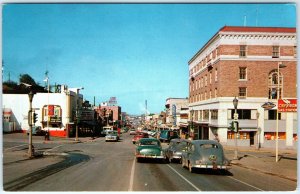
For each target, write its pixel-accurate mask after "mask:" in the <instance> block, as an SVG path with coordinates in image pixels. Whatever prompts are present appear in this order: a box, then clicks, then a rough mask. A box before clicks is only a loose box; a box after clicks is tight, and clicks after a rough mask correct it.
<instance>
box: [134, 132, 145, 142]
mask: <svg viewBox="0 0 300 194" xmlns="http://www.w3.org/2000/svg"><path fill="white" fill-rule="evenodd" d="M148 137H149V135H148V133H143V132H139V133H137V134H136V135H135V136H134V137H133V138H132V143H133V144H135V143H136V142H137V141H138V140H140V139H142V138H148Z"/></svg>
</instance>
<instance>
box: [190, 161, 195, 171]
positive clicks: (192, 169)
mask: <svg viewBox="0 0 300 194" xmlns="http://www.w3.org/2000/svg"><path fill="white" fill-rule="evenodd" d="M189 171H190V173H193V172H194V168H193V167H192V164H191V163H190V162H189Z"/></svg>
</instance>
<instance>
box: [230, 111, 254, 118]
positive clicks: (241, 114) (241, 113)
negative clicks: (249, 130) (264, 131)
mask: <svg viewBox="0 0 300 194" xmlns="http://www.w3.org/2000/svg"><path fill="white" fill-rule="evenodd" d="M234 111H235V110H234V109H233V110H232V111H231V119H234ZM237 113H238V115H239V117H238V119H241V120H242V119H246V120H250V119H251V110H250V109H237Z"/></svg>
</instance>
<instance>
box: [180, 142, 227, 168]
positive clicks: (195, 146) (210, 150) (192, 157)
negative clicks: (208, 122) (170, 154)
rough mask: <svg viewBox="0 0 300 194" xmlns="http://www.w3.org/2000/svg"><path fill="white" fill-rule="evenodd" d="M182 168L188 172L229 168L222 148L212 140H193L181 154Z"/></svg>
mask: <svg viewBox="0 0 300 194" xmlns="http://www.w3.org/2000/svg"><path fill="white" fill-rule="evenodd" d="M181 162H182V167H187V168H188V169H189V171H190V172H194V170H195V169H197V168H201V169H203V168H205V169H222V170H226V169H228V167H229V163H230V162H229V160H228V159H227V158H226V157H225V155H224V151H223V146H222V145H221V144H220V143H218V142H217V141H214V140H193V141H191V142H190V143H188V146H187V149H186V150H185V151H184V152H182V159H181Z"/></svg>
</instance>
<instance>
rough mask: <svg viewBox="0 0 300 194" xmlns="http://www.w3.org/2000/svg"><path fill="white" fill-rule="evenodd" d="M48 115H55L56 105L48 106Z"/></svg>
mask: <svg viewBox="0 0 300 194" xmlns="http://www.w3.org/2000/svg"><path fill="white" fill-rule="evenodd" d="M48 115H49V116H53V115H54V105H49V106H48Z"/></svg>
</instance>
